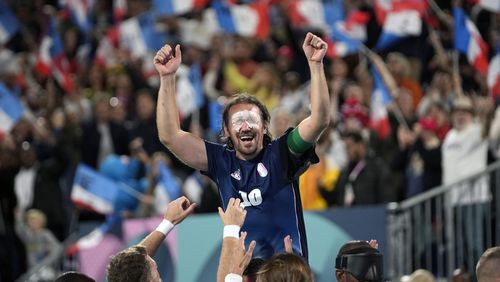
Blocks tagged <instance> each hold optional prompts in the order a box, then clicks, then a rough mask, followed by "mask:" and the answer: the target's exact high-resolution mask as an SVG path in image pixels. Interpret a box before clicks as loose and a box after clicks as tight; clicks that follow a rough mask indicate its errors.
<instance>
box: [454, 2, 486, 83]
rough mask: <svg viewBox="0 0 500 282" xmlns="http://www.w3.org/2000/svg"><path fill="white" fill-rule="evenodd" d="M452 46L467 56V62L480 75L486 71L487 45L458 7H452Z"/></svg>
mask: <svg viewBox="0 0 500 282" xmlns="http://www.w3.org/2000/svg"><path fill="white" fill-rule="evenodd" d="M453 18H454V21H453V25H454V34H455V38H454V47H455V49H457V50H458V51H459V52H460V53H463V54H465V55H466V56H467V59H468V60H469V63H470V64H471V65H473V66H474V68H475V69H476V70H478V71H479V72H480V73H481V74H482V75H486V74H487V72H488V45H486V43H485V42H484V40H483V39H482V38H481V34H479V31H478V30H477V28H476V26H475V25H474V23H473V22H472V21H471V20H470V19H469V18H468V17H467V16H466V15H465V13H464V11H463V10H462V9H460V8H453Z"/></svg>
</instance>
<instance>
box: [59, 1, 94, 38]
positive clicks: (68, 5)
mask: <svg viewBox="0 0 500 282" xmlns="http://www.w3.org/2000/svg"><path fill="white" fill-rule="evenodd" d="M60 4H61V6H62V7H63V8H64V9H66V10H67V11H68V12H69V13H70V15H71V19H72V20H73V22H74V23H75V24H76V26H77V27H78V29H80V30H81V31H83V32H84V33H89V32H90V31H91V30H92V19H91V17H90V16H91V13H92V8H93V6H94V0H60Z"/></svg>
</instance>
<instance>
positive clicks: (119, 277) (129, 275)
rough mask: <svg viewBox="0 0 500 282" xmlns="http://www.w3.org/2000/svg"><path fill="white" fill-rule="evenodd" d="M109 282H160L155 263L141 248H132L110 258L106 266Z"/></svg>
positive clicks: (137, 246)
mask: <svg viewBox="0 0 500 282" xmlns="http://www.w3.org/2000/svg"><path fill="white" fill-rule="evenodd" d="M108 281H109V282H115V281H116V282H132V281H134V282H160V281H161V278H160V274H159V273H158V269H157V266H156V262H155V261H154V260H153V259H152V258H151V257H150V256H149V255H148V253H147V251H146V248H144V247H143V246H139V245H136V246H132V247H130V248H127V249H125V250H123V251H121V252H119V253H118V254H116V255H114V256H113V257H112V258H111V262H110V263H109V266H108Z"/></svg>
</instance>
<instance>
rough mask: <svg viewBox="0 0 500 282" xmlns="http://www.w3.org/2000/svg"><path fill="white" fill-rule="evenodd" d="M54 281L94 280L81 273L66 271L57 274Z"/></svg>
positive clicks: (84, 281)
mask: <svg viewBox="0 0 500 282" xmlns="http://www.w3.org/2000/svg"><path fill="white" fill-rule="evenodd" d="M54 282H95V280H94V279H92V278H90V277H88V276H87V275H85V274H83V273H80V272H76V271H68V272H65V273H63V274H61V275H59V277H57V278H56V280H54Z"/></svg>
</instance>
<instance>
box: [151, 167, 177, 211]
mask: <svg viewBox="0 0 500 282" xmlns="http://www.w3.org/2000/svg"><path fill="white" fill-rule="evenodd" d="M158 168H159V175H158V179H157V185H156V189H155V190H156V191H157V192H158V193H159V194H160V195H162V194H163V196H162V197H166V198H167V199H170V200H175V199H177V198H179V197H180V196H182V188H181V183H179V180H178V179H177V178H176V177H175V175H174V174H173V173H172V171H171V170H170V169H169V168H168V167H167V166H166V165H165V163H163V162H160V163H159V164H158ZM156 196H158V194H157V195H156ZM167 202H168V201H167Z"/></svg>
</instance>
